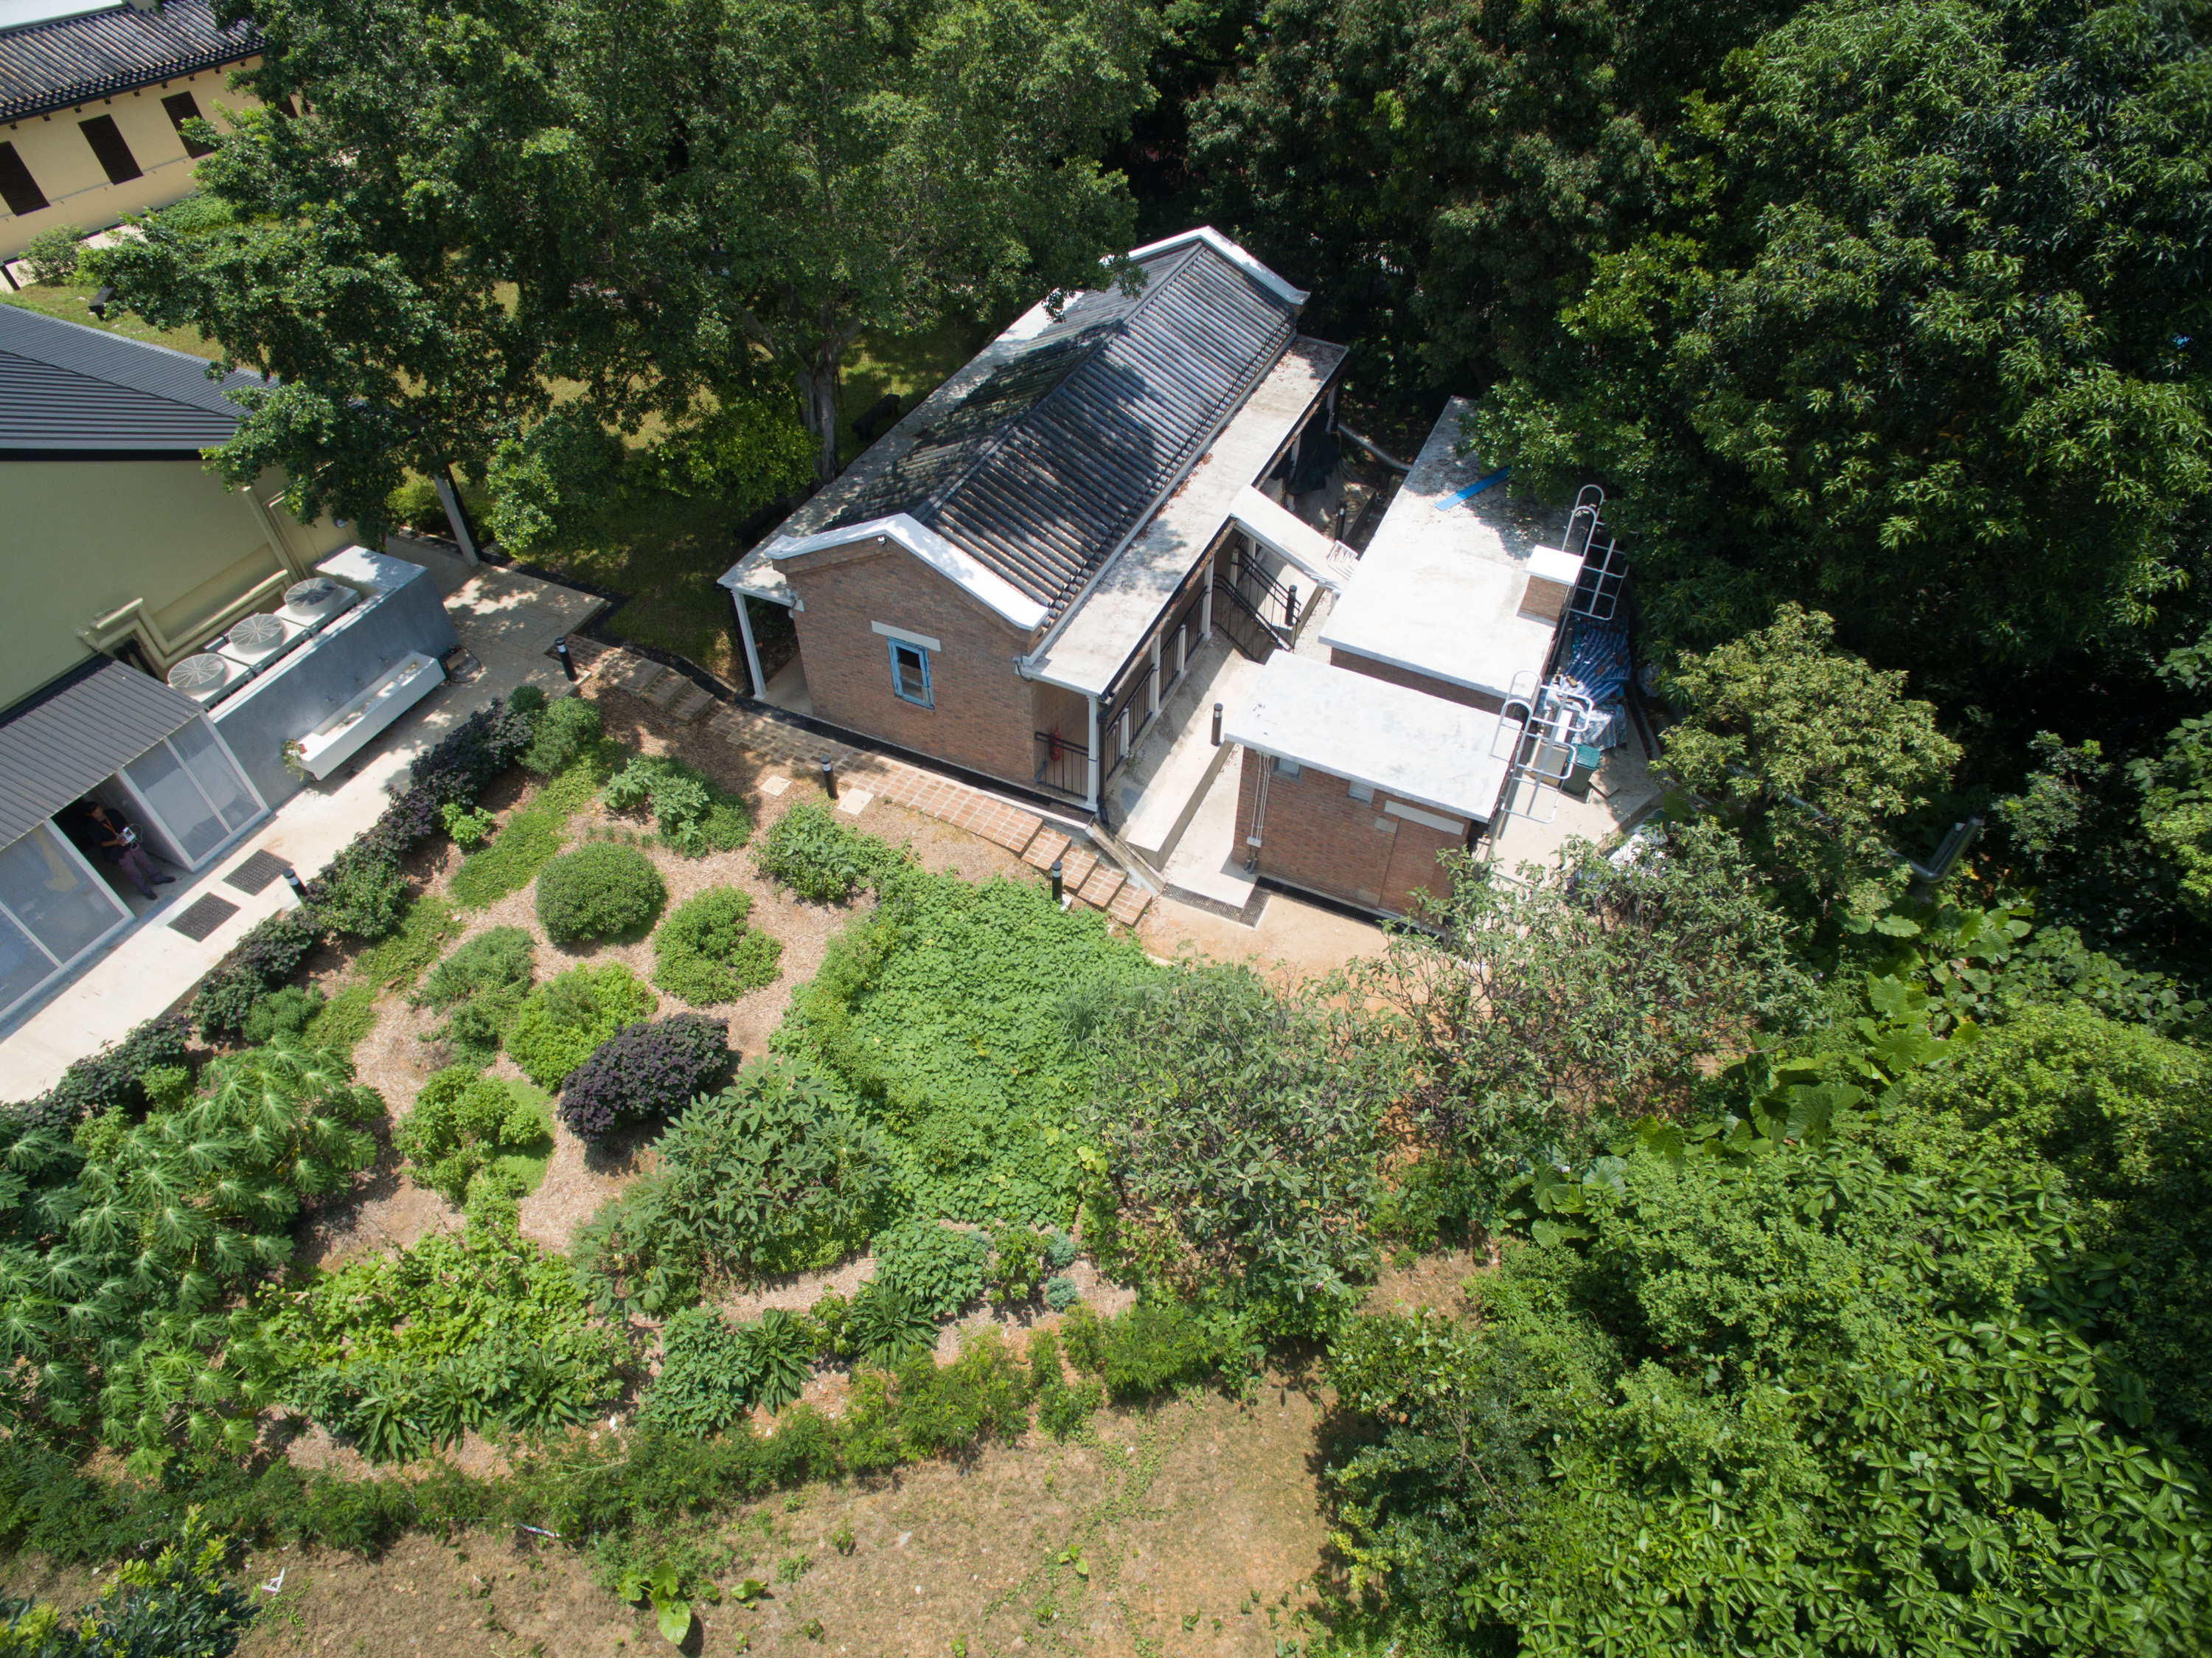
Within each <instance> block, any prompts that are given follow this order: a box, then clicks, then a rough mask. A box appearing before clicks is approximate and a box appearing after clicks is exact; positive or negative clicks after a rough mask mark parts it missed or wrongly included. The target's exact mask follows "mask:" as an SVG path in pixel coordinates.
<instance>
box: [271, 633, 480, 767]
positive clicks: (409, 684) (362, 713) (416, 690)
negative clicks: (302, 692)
mask: <svg viewBox="0 0 2212 1658" xmlns="http://www.w3.org/2000/svg"><path fill="white" fill-rule="evenodd" d="M445 682H446V670H445V669H444V668H442V667H440V666H439V665H438V661H437V659H436V658H435V657H432V656H426V655H423V654H422V652H421V651H419V650H418V651H415V652H413V653H411V654H410V655H408V656H407V657H406V658H405V659H404V661H401V662H400V664H399V666H398V667H395V668H393V669H392V672H391V673H389V674H386V675H385V676H384V677H383V678H382V679H380V680H378V681H377V682H376V683H375V684H374V685H373V686H369V688H368V690H366V691H364V692H362V693H361V695H360V696H358V697H356V698H354V699H353V700H352V701H351V702H349V703H348V704H346V705H345V706H344V707H343V708H342V709H340V710H338V711H337V713H335V714H333V715H331V717H330V718H328V719H327V720H325V721H324V722H322V723H321V724H320V725H319V726H317V727H316V728H314V729H313V731H310V732H309V733H307V735H306V736H304V737H302V738H301V739H300V764H301V765H302V766H303V767H305V768H306V770H307V775H308V776H309V777H313V778H314V779H315V780H316V781H317V782H318V783H319V782H321V781H322V780H323V779H324V778H325V777H329V776H330V774H331V772H333V771H337V769H338V767H339V766H341V765H344V764H345V763H346V761H348V760H349V759H352V758H353V757H354V756H355V755H356V754H357V753H360V752H361V749H362V746H363V745H364V744H366V743H367V742H368V740H369V739H370V738H371V737H374V735H376V734H377V733H378V732H380V731H381V730H383V729H384V728H385V727H386V726H388V725H390V724H391V723H392V721H394V720H396V719H398V717H399V716H401V715H402V714H404V713H405V712H406V711H407V710H409V709H410V708H412V707H413V706H414V705H415V704H416V703H419V702H421V701H422V698H425V697H427V696H428V695H429V694H430V692H433V691H435V689H436V688H437V687H438V686H441V685H443V684H444V683H445Z"/></svg>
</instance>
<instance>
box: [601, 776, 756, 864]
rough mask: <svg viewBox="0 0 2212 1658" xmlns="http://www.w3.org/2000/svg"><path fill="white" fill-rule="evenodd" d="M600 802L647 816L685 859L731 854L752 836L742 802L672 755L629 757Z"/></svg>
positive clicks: (710, 778) (609, 784) (608, 784)
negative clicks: (715, 854)
mask: <svg viewBox="0 0 2212 1658" xmlns="http://www.w3.org/2000/svg"><path fill="white" fill-rule="evenodd" d="M600 798H601V799H602V800H604V801H605V802H606V804H607V805H608V806H609V807H610V808H612V809H614V810H615V811H617V812H635V813H644V814H649V815H650V816H651V817H652V819H653V826H654V827H655V828H656V829H658V830H659V834H660V838H661V840H662V841H663V842H664V843H665V844H667V845H669V846H671V847H672V848H674V849H675V850H677V851H678V852H680V853H682V854H683V855H684V856H685V857H704V856H706V855H707V854H708V853H709V852H733V851H735V850H737V849H738V847H740V846H742V845H744V844H745V843H746V842H747V841H748V840H750V839H751V838H752V832H753V820H752V814H750V813H749V812H747V811H746V810H745V803H744V800H743V799H741V798H740V797H739V796H738V795H732V793H730V792H729V790H727V789H724V788H723V787H722V786H721V785H720V783H716V782H715V781H714V779H713V778H712V777H708V775H707V774H706V773H705V772H703V771H699V770H697V769H696V767H693V766H689V765H684V762H683V761H681V760H679V759H676V758H675V757H674V756H672V755H667V754H638V755H635V756H633V757H632V758H631V759H630V762H629V765H625V766H623V769H622V770H621V771H617V772H616V773H615V774H614V776H613V777H611V778H609V779H608V780H607V786H606V789H605V792H604V793H603V794H602V795H601V796H600Z"/></svg>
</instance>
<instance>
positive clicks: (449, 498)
mask: <svg viewBox="0 0 2212 1658" xmlns="http://www.w3.org/2000/svg"><path fill="white" fill-rule="evenodd" d="M430 486H431V488H433V489H435V490H436V491H438V504H439V505H440V506H441V507H443V508H444V509H446V521H447V523H448V524H450V525H452V526H453V539H455V540H456V541H458V542H459V543H460V544H461V561H462V562H463V563H464V564H475V563H476V562H477V544H476V539H475V538H474V537H473V536H471V534H470V533H469V521H468V520H467V519H466V518H464V517H463V516H462V515H461V503H460V501H459V498H458V497H456V496H455V495H454V494H453V484H452V482H451V480H449V479H447V477H446V475H445V472H444V469H443V468H441V469H440V471H439V473H438V476H437V477H435V478H434V479H431V480H430Z"/></svg>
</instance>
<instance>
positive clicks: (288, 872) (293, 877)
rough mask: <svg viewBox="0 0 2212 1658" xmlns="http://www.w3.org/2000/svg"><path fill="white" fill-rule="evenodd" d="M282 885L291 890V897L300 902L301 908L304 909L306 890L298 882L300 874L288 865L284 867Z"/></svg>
mask: <svg viewBox="0 0 2212 1658" xmlns="http://www.w3.org/2000/svg"><path fill="white" fill-rule="evenodd" d="M284 884H285V885H286V886H287V887H290V888H291V889H292V896H293V897H294V898H296V899H299V900H300V904H301V908H303V909H304V908H305V907H306V906H307V887H306V885H305V884H304V883H303V882H302V881H301V880H300V872H299V871H298V870H297V869H294V868H293V867H292V866H291V865H290V864H289V863H288V864H286V865H285V866H284Z"/></svg>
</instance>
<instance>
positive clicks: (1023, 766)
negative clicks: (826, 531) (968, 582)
mask: <svg viewBox="0 0 2212 1658" xmlns="http://www.w3.org/2000/svg"><path fill="white" fill-rule="evenodd" d="M782 569H783V572H784V579H785V580H786V581H787V582H790V584H791V588H792V591H793V593H794V594H797V595H798V596H799V602H800V603H801V604H802V605H803V606H804V607H805V608H804V609H801V610H799V611H797V612H795V613H793V617H792V623H793V625H794V626H795V627H796V628H797V629H798V630H799V660H800V661H801V662H802V663H803V664H804V665H805V670H806V691H807V695H808V696H809V697H811V698H812V699H813V703H814V713H815V716H816V717H817V718H818V719H823V720H828V721H829V722H831V723H833V724H836V725H842V726H845V727H847V728H849V729H851V730H854V731H859V732H862V733H865V734H866V735H869V736H872V737H880V738H882V739H883V740H884V741H886V742H892V743H896V744H897V745H898V746H899V747H902V748H910V749H912V750H914V751H915V753H918V754H927V755H931V756H933V757H934V758H936V759H944V760H949V761H951V763H952V764H953V765H963V766H966V767H968V768H969V770H971V771H981V772H984V773H986V774H987V775H989V776H991V777H1003V778H1005V779H1006V780H1007V781H1008V782H1010V783H1022V784H1024V785H1026V784H1028V783H1030V780H1031V778H1032V777H1034V775H1035V773H1036V765H1035V764H1034V759H1033V756H1034V752H1035V748H1036V741H1035V739H1034V737H1033V736H1032V735H1031V733H1032V732H1033V731H1034V730H1035V729H1036V728H1035V726H1034V725H1033V724H1032V722H1031V716H1032V715H1033V713H1034V712H1035V710H1034V708H1033V705H1032V704H1033V692H1032V687H1031V685H1030V681H1029V680H1024V679H1023V678H1022V677H1021V676H1020V675H1019V674H1017V673H1015V672H1014V659H1015V658H1016V657H1017V656H1018V655H1021V654H1022V653H1023V652H1024V650H1026V649H1028V648H1029V644H1030V636H1029V635H1028V634H1026V633H1023V632H1020V631H1017V630H1016V629H1015V628H1014V627H1012V625H1010V624H1008V623H1007V622H1006V621H1005V620H1004V619H1001V618H1000V616H999V615H998V614H997V613H995V612H994V611H992V610H990V609H988V608H987V607H985V606H983V605H981V604H979V603H978V602H977V601H976V600H974V599H971V598H969V596H968V594H966V593H964V592H963V591H962V590H961V589H960V588H958V587H957V586H956V585H955V584H954V583H952V582H948V581H946V580H945V577H943V576H939V574H938V573H937V572H936V571H935V570H932V569H931V568H930V567H929V566H928V565H927V564H923V563H922V562H921V560H920V559H918V558H915V557H914V556H913V555H912V554H911V553H909V552H907V551H906V550H905V549H904V548H903V547H900V546H896V545H895V544H885V545H884V546H878V545H877V544H876V543H875V542H874V541H873V540H872V539H871V540H869V541H867V542H866V543H863V544H861V545H860V546H848V547H825V548H823V549H822V550H821V551H819V552H810V553H805V554H803V555H802V556H800V557H799V558H789V559H785V560H783V561H782ZM876 622H881V623H883V624H884V625H886V626H889V627H896V628H898V629H901V630H902V631H905V632H908V633H917V634H921V635H922V636H924V637H927V638H933V639H935V640H936V641H937V642H938V643H939V645H941V646H942V647H943V649H939V650H933V651H932V652H930V654H929V682H930V693H931V697H932V700H933V706H931V707H928V708H923V707H920V706H918V705H917V704H913V703H910V702H907V701H904V700H903V699H902V698H899V697H898V696H897V695H896V694H895V693H894V692H893V691H892V689H891V659H890V641H889V640H888V639H887V638H886V637H884V635H882V634H880V633H878V632H876V631H874V629H873V627H872V624H873V623H876Z"/></svg>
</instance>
